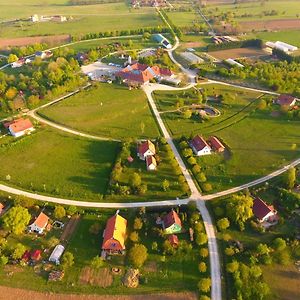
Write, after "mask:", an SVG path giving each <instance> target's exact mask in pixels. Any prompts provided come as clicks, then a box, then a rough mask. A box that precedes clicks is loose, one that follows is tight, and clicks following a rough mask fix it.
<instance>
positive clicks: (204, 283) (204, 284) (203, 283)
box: [198, 278, 211, 293]
mask: <svg viewBox="0 0 300 300" xmlns="http://www.w3.org/2000/svg"><path fill="white" fill-rule="evenodd" d="M210 286H211V280H210V278H203V279H200V280H199V282H198V289H199V291H200V292H203V293H207V292H209V290H210Z"/></svg>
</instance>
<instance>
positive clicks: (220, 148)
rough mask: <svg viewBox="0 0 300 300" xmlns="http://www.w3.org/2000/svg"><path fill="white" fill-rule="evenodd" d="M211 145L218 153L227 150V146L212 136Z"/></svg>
mask: <svg viewBox="0 0 300 300" xmlns="http://www.w3.org/2000/svg"><path fill="white" fill-rule="evenodd" d="M209 144H210V146H211V148H212V149H213V150H214V151H216V152H224V150H225V146H224V145H223V144H222V143H221V142H220V141H219V139H218V138H217V137H215V136H211V137H210V138H209Z"/></svg>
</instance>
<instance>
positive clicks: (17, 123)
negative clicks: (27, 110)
mask: <svg viewBox="0 0 300 300" xmlns="http://www.w3.org/2000/svg"><path fill="white" fill-rule="evenodd" d="M3 125H4V127H5V128H7V129H8V131H9V132H10V134H11V135H12V136H13V137H20V136H23V135H25V134H30V133H31V132H33V131H34V127H33V125H32V123H31V121H30V120H29V119H23V118H20V119H17V120H14V121H11V122H5V123H4V124H3Z"/></svg>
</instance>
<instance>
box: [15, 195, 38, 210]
mask: <svg viewBox="0 0 300 300" xmlns="http://www.w3.org/2000/svg"><path fill="white" fill-rule="evenodd" d="M34 204H35V201H34V199H31V198H27V197H24V196H17V197H16V198H15V199H14V206H22V207H25V208H30V207H32V206H33V205H34Z"/></svg>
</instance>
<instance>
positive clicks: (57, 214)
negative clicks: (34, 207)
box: [53, 205, 66, 219]
mask: <svg viewBox="0 0 300 300" xmlns="http://www.w3.org/2000/svg"><path fill="white" fill-rule="evenodd" d="M53 216H54V218H56V219H62V218H64V217H65V216H66V210H65V208H64V207H63V206H61V205H56V206H55V208H54V214H53Z"/></svg>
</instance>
